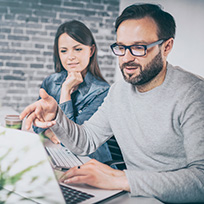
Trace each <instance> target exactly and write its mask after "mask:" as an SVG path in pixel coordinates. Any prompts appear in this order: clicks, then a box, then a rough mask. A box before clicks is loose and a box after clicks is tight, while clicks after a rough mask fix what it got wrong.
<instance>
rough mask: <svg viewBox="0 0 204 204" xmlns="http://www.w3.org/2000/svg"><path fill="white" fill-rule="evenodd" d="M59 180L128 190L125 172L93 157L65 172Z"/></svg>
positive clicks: (67, 182)
mask: <svg viewBox="0 0 204 204" xmlns="http://www.w3.org/2000/svg"><path fill="white" fill-rule="evenodd" d="M60 182H64V183H66V184H71V183H85V184H88V185H90V186H95V187H97V188H103V189H111V190H125V191H130V187H129V184H128V180H127V178H126V175H125V172H124V171H121V170H116V169H113V168H111V167H109V166H108V165H106V164H103V163H101V162H99V161H97V160H95V159H92V160H90V161H89V162H87V163H85V164H84V165H81V166H80V168H78V167H73V168H71V169H70V170H68V171H67V172H65V173H64V174H63V175H62V177H61V178H60Z"/></svg>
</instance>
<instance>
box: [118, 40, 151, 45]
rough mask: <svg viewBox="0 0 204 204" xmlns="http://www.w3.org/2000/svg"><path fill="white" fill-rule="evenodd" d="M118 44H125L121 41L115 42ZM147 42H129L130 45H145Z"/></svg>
mask: <svg viewBox="0 0 204 204" xmlns="http://www.w3.org/2000/svg"><path fill="white" fill-rule="evenodd" d="M116 43H117V44H118V45H125V43H122V42H116ZM147 44H148V43H147V42H146V41H135V42H133V43H131V45H147Z"/></svg>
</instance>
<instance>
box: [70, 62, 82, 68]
mask: <svg viewBox="0 0 204 204" xmlns="http://www.w3.org/2000/svg"><path fill="white" fill-rule="evenodd" d="M78 64H79V63H69V64H67V65H68V66H69V67H70V68H74V67H76V66H77V65H78Z"/></svg>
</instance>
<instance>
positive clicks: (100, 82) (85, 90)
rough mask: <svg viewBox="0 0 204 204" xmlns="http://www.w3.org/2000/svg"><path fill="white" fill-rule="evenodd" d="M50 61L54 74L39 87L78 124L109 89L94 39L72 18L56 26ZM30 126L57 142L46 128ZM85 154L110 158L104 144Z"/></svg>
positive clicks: (100, 102) (103, 160)
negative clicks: (52, 61)
mask: <svg viewBox="0 0 204 204" xmlns="http://www.w3.org/2000/svg"><path fill="white" fill-rule="evenodd" d="M54 62H55V72H56V73H54V74H51V75H50V76H48V77H47V78H46V79H45V80H44V81H43V83H42V85H41V88H43V89H45V90H46V91H47V93H48V94H49V95H51V96H52V97H53V98H55V100H56V101H57V102H58V104H59V107H60V108H61V109H62V110H63V112H64V113H65V114H66V116H67V117H68V118H69V119H71V120H73V121H74V122H76V123H78V124H82V123H83V122H84V121H85V120H88V119H89V118H90V117H91V116H92V115H93V114H94V113H95V112H96V110H97V109H98V107H99V106H100V105H101V104H102V102H103V99H104V98H105V97H106V95H107V93H108V89H109V85H108V83H107V82H106V81H105V80H104V78H103V77H102V75H101V72H100V70H99V66H98V62H97V47H96V43H95V40H94V38H93V35H92V33H91V31H90V30H89V29H88V28H87V27H86V26H85V25H84V24H83V23H81V22H79V21H76V20H73V21H69V22H66V23H63V24H62V25H61V26H60V27H59V28H58V30H57V33H56V36H55V42H54ZM33 129H34V131H35V132H36V133H38V134H39V133H43V134H44V135H45V136H47V137H49V138H50V139H51V140H52V141H53V142H54V143H59V140H58V139H57V138H56V136H55V135H54V133H53V132H52V131H51V130H50V129H46V130H45V129H41V128H37V127H33ZM89 156H90V157H91V158H94V159H97V160H98V161H101V162H105V161H108V160H111V159H112V158H111V154H110V151H109V148H108V145H107V143H105V144H103V145H102V146H101V147H99V148H98V149H97V151H96V152H94V153H92V154H91V155H89Z"/></svg>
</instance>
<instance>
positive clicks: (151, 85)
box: [136, 64, 167, 93]
mask: <svg viewBox="0 0 204 204" xmlns="http://www.w3.org/2000/svg"><path fill="white" fill-rule="evenodd" d="M166 66H167V64H165V65H164V67H163V69H162V70H161V72H160V73H159V74H158V75H157V76H156V77H155V78H154V79H152V80H151V81H149V82H148V83H146V84H143V85H140V86H136V88H137V90H138V91H139V92H141V93H142V92H147V91H150V90H152V89H154V88H156V87H158V86H160V85H161V84H162V83H163V82H164V79H165V76H166Z"/></svg>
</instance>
